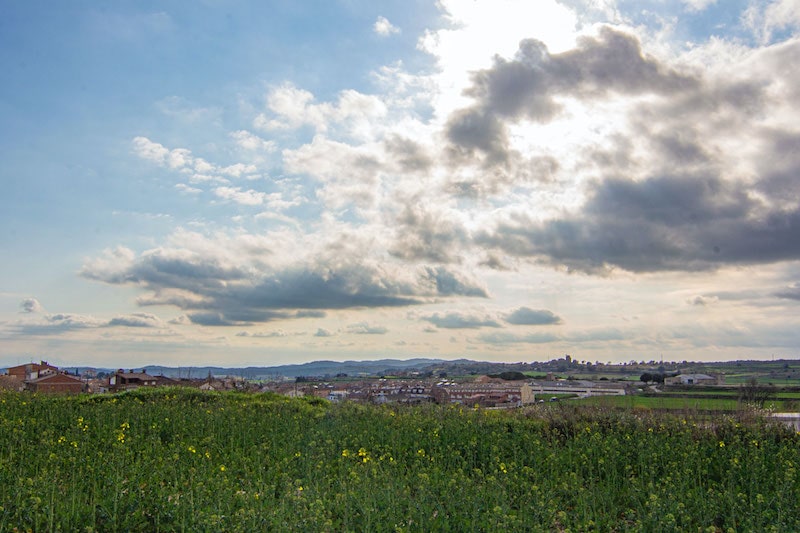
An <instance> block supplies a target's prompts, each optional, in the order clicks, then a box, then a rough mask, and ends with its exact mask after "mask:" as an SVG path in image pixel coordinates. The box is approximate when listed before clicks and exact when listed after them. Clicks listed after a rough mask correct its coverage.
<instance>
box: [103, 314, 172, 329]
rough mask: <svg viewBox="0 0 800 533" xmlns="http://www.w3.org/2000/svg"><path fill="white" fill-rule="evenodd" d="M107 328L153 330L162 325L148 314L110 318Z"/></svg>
mask: <svg viewBox="0 0 800 533" xmlns="http://www.w3.org/2000/svg"><path fill="white" fill-rule="evenodd" d="M108 325H109V326H122V327H127V328H155V327H160V326H161V325H162V322H161V320H160V319H159V318H158V317H157V316H155V315H152V314H150V313H133V314H131V315H126V316H118V317H115V318H112V319H111V320H109V322H108Z"/></svg>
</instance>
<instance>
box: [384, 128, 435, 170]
mask: <svg viewBox="0 0 800 533" xmlns="http://www.w3.org/2000/svg"><path fill="white" fill-rule="evenodd" d="M384 146H385V148H386V152H387V153H388V154H389V155H391V156H392V157H393V159H394V161H395V162H396V163H397V165H398V166H399V167H400V170H401V171H402V172H425V171H427V170H429V169H430V168H431V167H432V166H433V158H432V157H431V155H430V154H429V153H428V152H427V151H426V150H425V149H424V148H423V147H422V146H421V145H420V144H419V143H416V142H414V141H412V140H411V139H409V138H407V137H401V136H399V135H391V136H389V137H388V138H387V139H385V140H384Z"/></svg>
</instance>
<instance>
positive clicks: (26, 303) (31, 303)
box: [19, 298, 44, 313]
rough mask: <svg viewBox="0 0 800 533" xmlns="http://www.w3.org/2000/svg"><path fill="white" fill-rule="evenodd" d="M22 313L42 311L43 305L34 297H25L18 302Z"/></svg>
mask: <svg viewBox="0 0 800 533" xmlns="http://www.w3.org/2000/svg"><path fill="white" fill-rule="evenodd" d="M19 306H20V308H21V309H22V311H21V312H22V313H43V312H44V307H42V304H40V303H39V300H37V299H36V298H25V299H24V300H22V301H21V302H20V303H19Z"/></svg>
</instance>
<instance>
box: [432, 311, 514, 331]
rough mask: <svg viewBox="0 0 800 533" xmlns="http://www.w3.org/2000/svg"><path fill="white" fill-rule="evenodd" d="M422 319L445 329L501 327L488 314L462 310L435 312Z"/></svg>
mask: <svg viewBox="0 0 800 533" xmlns="http://www.w3.org/2000/svg"><path fill="white" fill-rule="evenodd" d="M422 320H425V321H427V322H430V323H431V324H433V325H434V326H436V327H437V328H444V329H479V328H500V327H502V326H501V325H500V323H499V322H498V321H497V320H496V319H494V318H493V317H490V316H488V315H483V316H480V315H475V314H467V313H460V312H455V311H454V312H450V313H444V314H439V313H434V314H432V315H428V316H423V317H422Z"/></svg>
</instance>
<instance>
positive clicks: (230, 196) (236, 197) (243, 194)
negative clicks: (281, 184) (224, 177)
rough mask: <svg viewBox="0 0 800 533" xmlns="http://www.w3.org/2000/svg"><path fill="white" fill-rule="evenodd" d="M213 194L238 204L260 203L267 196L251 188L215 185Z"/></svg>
mask: <svg viewBox="0 0 800 533" xmlns="http://www.w3.org/2000/svg"><path fill="white" fill-rule="evenodd" d="M214 194H215V195H216V196H218V197H219V198H222V199H224V200H230V201H232V202H235V203H237V204H240V205H261V204H263V203H264V201H265V200H266V198H267V194H265V193H263V192H259V191H254V190H253V189H250V190H247V191H243V190H242V189H241V188H239V187H217V188H216V189H214Z"/></svg>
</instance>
